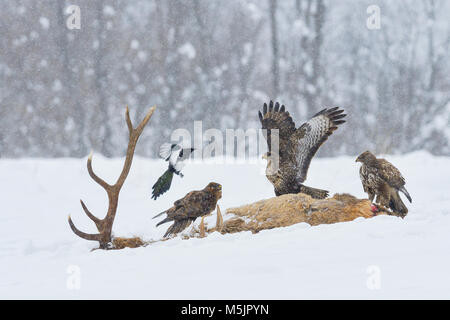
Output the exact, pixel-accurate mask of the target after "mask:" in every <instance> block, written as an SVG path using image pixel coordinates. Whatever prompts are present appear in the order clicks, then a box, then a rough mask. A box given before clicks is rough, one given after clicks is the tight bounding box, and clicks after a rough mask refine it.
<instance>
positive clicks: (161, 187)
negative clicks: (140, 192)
mask: <svg viewBox="0 0 450 320" xmlns="http://www.w3.org/2000/svg"><path fill="white" fill-rule="evenodd" d="M173 172H174V171H173V169H171V168H169V169H167V170H166V172H164V173H163V175H162V176H161V177H159V179H158V181H156V183H155V184H154V185H153V187H152V189H153V191H152V199H155V200H156V198H158V197H159V196H160V195H162V194H163V193H165V192H166V191H167V190H169V189H170V185H171V184H172V179H173Z"/></svg>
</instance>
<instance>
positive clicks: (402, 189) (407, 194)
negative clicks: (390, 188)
mask: <svg viewBox="0 0 450 320" xmlns="http://www.w3.org/2000/svg"><path fill="white" fill-rule="evenodd" d="M399 190H400V191H401V192H402V193H403V194H404V195H405V196H406V198H408V201H409V202H410V203H412V199H411V196H410V195H409V192H408V190H406V188H405V187H401V188H400V189H399Z"/></svg>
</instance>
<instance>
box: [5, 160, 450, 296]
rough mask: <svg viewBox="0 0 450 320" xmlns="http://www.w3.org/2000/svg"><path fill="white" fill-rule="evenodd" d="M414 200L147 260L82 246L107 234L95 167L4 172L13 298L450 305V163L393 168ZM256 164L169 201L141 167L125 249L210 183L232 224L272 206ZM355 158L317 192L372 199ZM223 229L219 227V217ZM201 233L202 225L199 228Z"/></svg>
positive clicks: (111, 165)
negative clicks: (367, 215)
mask: <svg viewBox="0 0 450 320" xmlns="http://www.w3.org/2000/svg"><path fill="white" fill-rule="evenodd" d="M387 159H389V160H390V161H391V162H392V163H393V164H394V165H396V166H397V167H398V168H399V169H400V171H401V172H402V173H403V175H404V176H405V177H406V180H407V184H406V187H407V189H408V190H409V192H410V194H411V195H412V197H413V203H412V205H411V204H409V203H407V205H408V206H409V208H410V212H409V214H408V216H407V217H406V218H405V219H404V220H402V219H400V218H396V217H391V216H379V217H375V218H373V219H367V220H365V219H362V218H361V219H357V220H355V221H353V222H348V223H339V224H334V225H322V226H316V227H310V226H309V225H307V224H298V225H294V226H291V227H287V228H280V229H276V230H269V231H263V232H261V233H259V234H256V235H253V234H251V233H248V232H246V233H239V234H233V235H220V234H217V233H216V234H211V235H209V236H208V237H207V238H204V239H191V240H181V239H180V238H176V239H172V240H169V241H165V242H158V243H155V244H152V245H149V246H147V247H145V248H139V249H125V250H117V251H102V250H96V251H92V252H91V251H90V249H91V248H93V247H95V246H96V243H94V242H88V241H85V240H83V239H80V238H78V237H76V236H75V235H74V234H73V233H72V231H71V230H70V228H69V226H68V223H67V216H68V214H71V215H72V218H73V220H74V222H75V224H76V225H77V226H78V227H79V228H80V229H81V230H83V231H86V232H94V231H95V227H94V225H93V224H92V222H91V221H90V220H89V219H88V218H87V217H86V216H85V215H84V213H83V211H82V209H81V207H80V204H79V201H78V200H79V199H80V198H81V199H83V200H84V201H85V203H86V204H87V206H88V207H89V208H90V209H91V211H92V212H93V213H94V214H96V215H97V216H103V215H104V214H105V213H106V205H107V200H106V195H105V193H104V191H103V189H101V188H100V187H98V186H97V185H96V184H95V183H94V182H93V181H92V180H91V179H90V178H89V176H88V174H87V171H86V168H85V160H74V159H57V160H39V159H23V160H0V177H1V181H0V195H1V196H0V198H1V213H0V298H2V299H5V298H8V299H9V298H62V299H66V298H68V299H71V298H145V299H169V298H172V299H216V298H217V299H291V298H292V299H299V298H344V299H345V298H363V299H366V298H368V299H370V298H374V299H381V298H447V299H449V298H450V276H449V272H450V271H449V270H450V182H449V181H450V158H443V157H433V156H431V155H429V154H427V153H424V152H416V153H412V154H408V155H405V156H388V157H387ZM93 165H94V169H95V170H96V171H97V173H98V174H99V175H100V176H101V177H104V178H105V179H106V180H107V181H111V182H112V181H113V180H115V179H116V177H117V175H118V173H119V172H120V169H121V166H122V159H113V160H108V159H104V158H102V157H99V156H94V161H93ZM262 166H264V164H263V163H261V164H259V165H255V164H242V163H236V164H198V163H191V164H188V165H187V166H186V168H185V177H184V178H183V179H181V178H179V177H175V178H174V182H173V186H172V189H171V190H170V191H169V192H168V193H167V194H165V195H163V196H162V197H161V198H159V199H158V200H157V201H154V200H151V199H150V190H151V186H152V184H153V183H154V182H155V181H156V179H157V178H158V176H159V175H160V174H161V173H162V172H163V170H164V169H165V164H164V163H162V162H161V161H156V160H148V159H144V158H139V157H136V158H135V160H134V163H133V167H132V169H131V173H130V175H129V177H128V180H127V181H126V183H125V185H124V188H123V190H122V192H121V197H120V201H119V210H118V213H117V217H116V221H115V224H114V233H115V235H117V236H133V235H137V236H142V237H143V238H145V239H159V238H161V236H162V235H163V233H164V231H165V229H166V227H167V226H168V225H163V226H161V227H159V228H156V227H155V224H156V223H157V221H156V220H152V219H151V217H152V216H153V215H154V214H156V213H158V212H161V211H163V210H164V209H167V208H168V207H170V206H171V203H172V202H173V201H175V200H176V199H178V198H180V197H182V196H184V195H185V194H186V193H187V192H188V191H191V190H195V189H201V188H203V187H204V186H206V184H207V183H208V182H210V181H216V182H219V183H221V184H222V185H223V198H222V199H221V200H220V202H219V204H220V206H221V208H222V211H223V212H225V209H226V208H229V207H233V206H238V205H242V204H245V203H249V202H253V201H256V200H260V199H264V198H269V197H271V196H272V194H273V193H272V192H273V191H272V187H271V185H270V184H269V182H268V181H267V180H266V178H265V176H264V175H263V170H262ZM358 168H359V167H358V165H357V164H355V162H354V157H340V158H329V159H314V160H313V162H312V165H311V168H310V171H309V177H308V181H307V182H308V185H310V186H313V187H319V188H326V189H328V190H330V192H331V193H336V192H349V193H352V194H353V195H355V196H358V197H365V194H364V193H363V191H362V187H361V184H360V181H359V176H358ZM208 220H209V221H210V223H211V224H213V223H214V220H215V216H212V217H209V218H208ZM196 223H197V224H198V223H199V221H197V222H196Z"/></svg>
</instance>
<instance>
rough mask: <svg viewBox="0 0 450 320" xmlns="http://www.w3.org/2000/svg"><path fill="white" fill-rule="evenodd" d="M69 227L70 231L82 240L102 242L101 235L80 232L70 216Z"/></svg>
mask: <svg viewBox="0 0 450 320" xmlns="http://www.w3.org/2000/svg"><path fill="white" fill-rule="evenodd" d="M69 225H70V229H72V231H73V233H75V234H76V235H77V236H79V237H80V238H83V239H85V240H89V241H100V240H101V235H100V234H98V233H97V234H91V233H85V232H83V231H80V230H78V229H77V227H75V225H74V224H73V222H72V218H71V217H70V215H69Z"/></svg>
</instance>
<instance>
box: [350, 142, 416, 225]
mask: <svg viewBox="0 0 450 320" xmlns="http://www.w3.org/2000/svg"><path fill="white" fill-rule="evenodd" d="M356 162H361V163H362V166H361V168H360V169H359V176H360V178H361V182H362V185H363V188H364V192H366V193H367V194H368V195H369V200H370V201H372V202H373V200H374V198H375V196H376V197H377V199H376V203H377V204H379V205H381V206H383V207H385V208H390V209H391V210H392V211H393V212H395V213H397V214H399V215H400V216H401V217H404V216H406V214H407V213H408V208H406V206H405V204H404V203H403V201H402V199H401V198H400V195H399V191H401V192H402V193H403V194H405V196H406V197H407V198H408V200H409V202H412V199H411V196H410V195H409V193H408V191H407V190H406V188H405V179H404V178H403V176H402V174H401V173H400V171H399V170H398V169H397V168H396V167H394V166H393V165H392V164H391V163H390V162H389V161H387V160H385V159H377V158H376V157H375V156H374V155H373V154H372V153H371V152H369V151H365V152H363V153H362V154H361V155H359V156H358V158H357V159H356Z"/></svg>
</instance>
